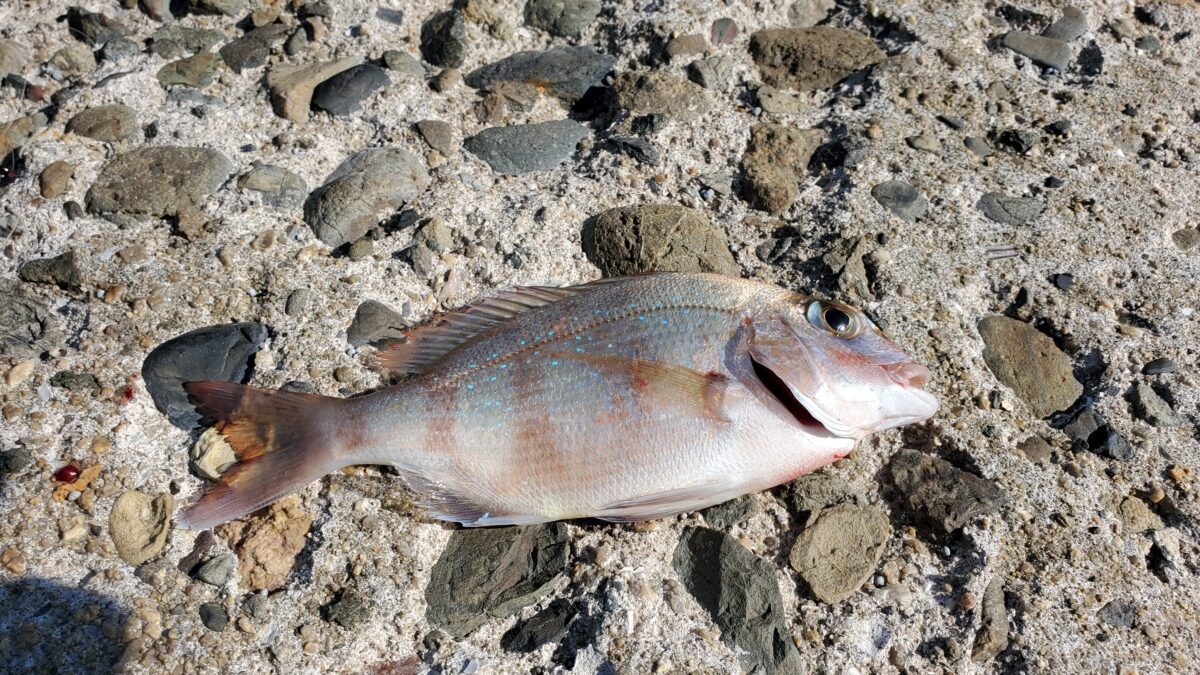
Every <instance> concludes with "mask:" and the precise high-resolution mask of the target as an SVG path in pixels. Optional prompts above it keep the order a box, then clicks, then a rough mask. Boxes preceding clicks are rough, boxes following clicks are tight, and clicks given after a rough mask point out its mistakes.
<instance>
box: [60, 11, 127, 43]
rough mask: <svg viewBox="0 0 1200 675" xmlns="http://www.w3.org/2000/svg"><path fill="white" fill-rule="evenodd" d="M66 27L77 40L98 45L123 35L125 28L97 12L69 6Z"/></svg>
mask: <svg viewBox="0 0 1200 675" xmlns="http://www.w3.org/2000/svg"><path fill="white" fill-rule="evenodd" d="M67 27H68V28H70V30H71V35H72V36H74V37H75V38H76V39H78V40H83V41H84V42H86V43H88V44H89V45H92V46H93V47H100V46H102V45H104V43H106V42H108V41H109V40H115V39H117V38H119V37H125V29H124V27H122V26H121V24H119V23H117V22H116V21H114V20H112V19H110V18H109V17H107V16H105V15H104V14H100V13H99V12H89V11H87V10H85V9H83V8H82V7H71V8H69V9H68V10H67Z"/></svg>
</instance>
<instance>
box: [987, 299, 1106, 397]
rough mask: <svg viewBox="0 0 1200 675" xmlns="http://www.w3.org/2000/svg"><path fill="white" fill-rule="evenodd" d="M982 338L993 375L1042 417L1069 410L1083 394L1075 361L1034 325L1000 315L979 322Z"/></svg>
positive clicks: (988, 364)
mask: <svg viewBox="0 0 1200 675" xmlns="http://www.w3.org/2000/svg"><path fill="white" fill-rule="evenodd" d="M979 336H980V337H981V338H983V344H984V349H983V360H984V361H985V362H986V363H987V366H988V368H989V369H990V370H991V371H992V374H993V375H995V376H996V379H997V380H1000V382H1001V383H1002V384H1004V385H1005V386H1007V387H1009V388H1010V389H1012V390H1013V392H1014V393H1016V394H1017V396H1020V397H1021V399H1023V400H1024V401H1025V402H1026V403H1028V404H1029V407H1030V408H1032V409H1033V412H1034V414H1035V415H1037V416H1038V417H1045V416H1047V415H1049V414H1051V413H1054V412H1058V411H1059V410H1065V409H1066V408H1068V407H1070V406H1071V404H1072V403H1074V402H1075V401H1076V400H1077V399H1078V398H1079V397H1080V396H1082V395H1083V385H1082V384H1080V383H1079V380H1077V379H1075V375H1074V373H1073V372H1072V367H1071V360H1070V359H1069V358H1067V355H1066V354H1064V353H1063V352H1062V351H1061V350H1060V349H1059V348H1058V347H1057V346H1056V345H1055V344H1054V340H1051V339H1050V336H1048V335H1046V334H1045V333H1043V332H1041V331H1039V330H1038V329H1036V328H1034V327H1033V326H1030V325H1029V324H1027V323H1024V322H1022V321H1017V320H1016V319H1010V318H1008V317H1006V316H1001V315H998V314H996V315H992V316H988V317H984V319H983V320H982V321H980V322H979Z"/></svg>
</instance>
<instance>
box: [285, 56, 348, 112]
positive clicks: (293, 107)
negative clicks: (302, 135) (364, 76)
mask: <svg viewBox="0 0 1200 675" xmlns="http://www.w3.org/2000/svg"><path fill="white" fill-rule="evenodd" d="M359 63H361V59H358V58H344V59H338V60H336V61H326V62H323V63H314V64H309V65H303V66H289V65H279V66H275V67H273V68H271V70H270V71H269V72H268V73H267V89H268V90H269V91H270V94H271V108H272V109H274V111H275V114H276V115H279V116H280V117H282V118H284V119H286V120H291V121H293V122H303V121H305V120H307V119H308V111H309V108H310V107H311V105H312V96H313V89H314V88H315V87H316V86H317V85H318V84H320V83H322V82H324V81H325V80H328V79H329V78H331V77H333V76H334V75H337V74H338V73H340V72H342V71H343V70H346V69H348V68H352V67H354V66H356V65H358V64H359Z"/></svg>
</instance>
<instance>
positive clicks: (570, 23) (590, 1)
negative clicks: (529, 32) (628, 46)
mask: <svg viewBox="0 0 1200 675" xmlns="http://www.w3.org/2000/svg"><path fill="white" fill-rule="evenodd" d="M597 16H600V0H529V2H527V3H526V4H525V23H526V24H527V25H530V26H533V27H534V28H540V29H542V30H544V31H546V32H547V33H549V34H551V35H556V36H558V37H565V38H573V37H579V34H580V33H582V32H583V29H585V28H587V27H588V26H589V25H590V24H591V23H592V22H593V21H595V20H596V17H597Z"/></svg>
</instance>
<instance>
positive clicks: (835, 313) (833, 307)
mask: <svg viewBox="0 0 1200 675" xmlns="http://www.w3.org/2000/svg"><path fill="white" fill-rule="evenodd" d="M808 322H809V323H811V324H812V325H814V326H816V327H817V328H820V329H822V330H825V331H827V332H829V333H832V334H833V335H835V336H837V337H840V338H843V339H847V340H848V339H850V338H854V337H858V335H859V334H861V333H862V331H863V322H862V320H861V318H860V314H859V313H858V311H857V310H855V309H853V308H851V307H848V306H846V305H842V304H839V303H834V302H821V301H820V300H814V301H812V302H811V303H809V305H808Z"/></svg>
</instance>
